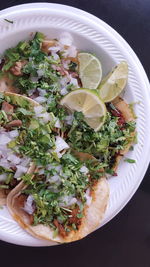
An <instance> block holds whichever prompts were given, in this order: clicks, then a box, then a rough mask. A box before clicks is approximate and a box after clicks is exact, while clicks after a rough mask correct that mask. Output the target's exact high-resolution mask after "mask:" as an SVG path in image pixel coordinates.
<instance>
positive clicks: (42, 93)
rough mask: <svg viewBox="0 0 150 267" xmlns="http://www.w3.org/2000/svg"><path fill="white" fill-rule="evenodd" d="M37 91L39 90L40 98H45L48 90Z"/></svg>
mask: <svg viewBox="0 0 150 267" xmlns="http://www.w3.org/2000/svg"><path fill="white" fill-rule="evenodd" d="M37 90H38V92H39V95H40V96H45V95H46V90H44V89H41V88H37Z"/></svg>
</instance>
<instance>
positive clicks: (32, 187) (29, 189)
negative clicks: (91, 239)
mask: <svg viewBox="0 0 150 267" xmlns="http://www.w3.org/2000/svg"><path fill="white" fill-rule="evenodd" d="M81 157H82V155H81ZM90 158H91V157H90ZM22 180H23V182H24V185H25V186H24V187H23V188H22V190H19V192H18V194H17V192H15V191H14V196H13V197H12V198H11V194H10V195H9V199H11V201H10V204H9V199H8V207H9V208H11V212H12V214H13V216H14V218H17V221H18V222H20V224H21V225H22V226H23V227H24V228H26V229H27V230H28V231H31V229H32V233H34V234H33V235H36V227H40V225H42V226H45V227H47V228H48V229H49V231H50V232H51V234H49V235H47V239H50V240H54V241H58V242H62V241H63V242H69V241H71V240H72V241H73V240H76V239H78V234H79V233H80V231H81V230H82V227H83V224H84V222H83V221H84V218H85V217H86V216H87V210H88V208H89V206H91V204H92V202H93V203H94V201H95V194H96V193H95V192H96V191H97V190H98V189H99V187H101V183H104V185H105V186H104V189H101V190H102V192H101V194H100V195H99V201H101V197H103V198H104V201H103V202H102V201H101V204H100V205H99V207H98V209H99V208H100V207H101V205H104V206H103V210H102V211H101V212H99V214H97V215H95V216H98V217H99V216H100V217H101V216H102V214H103V212H104V210H105V208H106V204H107V198H108V187H107V183H106V180H105V179H104V172H103V170H102V169H101V164H99V163H98V161H97V160H95V159H93V158H91V159H87V160H86V161H84V162H83V161H81V160H80V159H79V158H77V157H75V156H73V155H72V154H70V153H66V154H65V155H63V156H62V157H61V159H60V162H59V163H58V162H56V161H53V162H52V163H51V164H49V165H47V166H45V168H39V170H38V171H37V173H35V175H34V178H32V175H30V174H27V175H24V176H23V177H22ZM94 205H95V204H94ZM11 206H12V207H13V208H12V207H11ZM16 207H17V208H16ZM100 217H99V218H100ZM97 223H98V222H97V219H96V220H95V218H94V223H93V225H92V229H93V228H95V227H96V225H97ZM87 231H89V232H90V231H91V229H90V228H89V229H88V230H87ZM86 234H87V233H86ZM86 234H81V237H80V238H82V237H83V236H84V235H86ZM38 235H39V237H40V236H42V231H40V230H39V232H38ZM82 235H83V236H82ZM43 237H44V238H45V236H43Z"/></svg>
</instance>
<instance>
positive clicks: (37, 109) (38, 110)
mask: <svg viewBox="0 0 150 267" xmlns="http://www.w3.org/2000/svg"><path fill="white" fill-rule="evenodd" d="M43 111H44V109H43V107H42V106H37V107H34V112H35V114H36V115H38V114H41V113H42V112H43Z"/></svg>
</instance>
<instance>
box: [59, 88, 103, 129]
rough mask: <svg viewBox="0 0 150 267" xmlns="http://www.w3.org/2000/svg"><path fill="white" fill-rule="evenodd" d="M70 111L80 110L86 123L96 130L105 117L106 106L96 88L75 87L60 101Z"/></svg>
mask: <svg viewBox="0 0 150 267" xmlns="http://www.w3.org/2000/svg"><path fill="white" fill-rule="evenodd" d="M60 104H61V105H64V106H66V107H67V108H68V109H70V110H71V111H78V112H82V113H83V114H84V117H85V121H86V123H87V124H88V125H89V126H90V127H91V128H93V129H94V130H95V131H98V130H99V129H100V127H101V126H102V125H103V123H104V121H105V117H106V107H105V104H104V103H103V101H102V100H101V99H100V97H99V95H98V93H97V92H96V90H89V89H77V90H74V91H72V92H70V93H69V94H68V95H66V96H65V97H64V98H63V99H62V100H61V102H60Z"/></svg>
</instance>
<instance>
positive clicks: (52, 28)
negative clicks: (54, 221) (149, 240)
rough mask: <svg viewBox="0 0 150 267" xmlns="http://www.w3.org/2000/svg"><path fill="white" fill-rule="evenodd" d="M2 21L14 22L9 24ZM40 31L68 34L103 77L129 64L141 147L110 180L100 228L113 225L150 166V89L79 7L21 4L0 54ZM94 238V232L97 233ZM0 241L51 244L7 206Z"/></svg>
mask: <svg viewBox="0 0 150 267" xmlns="http://www.w3.org/2000/svg"><path fill="white" fill-rule="evenodd" d="M4 19H9V20H13V21H14V23H13V24H10V23H8V22H6V21H5V20H4ZM35 31H42V32H44V33H45V34H46V35H47V36H49V37H52V38H53V37H54V38H56V37H58V36H59V34H60V33H61V32H62V31H69V32H70V33H71V34H72V35H73V37H74V42H75V45H76V46H77V48H78V49H79V50H84V51H88V52H93V53H95V54H96V55H97V56H98V57H99V58H100V60H101V63H102V68H103V75H105V74H106V73H107V72H108V71H110V69H111V68H112V67H113V66H114V65H115V64H116V63H119V62H120V61H121V60H126V61H127V62H128V64H129V79H128V84H127V90H126V93H125V98H126V99H127V100H128V101H131V102H138V104H137V105H136V106H135V111H136V114H137V116H138V119H137V131H138V144H137V145H136V146H135V149H134V151H132V152H129V154H128V157H130V158H133V159H135V160H136V163H135V164H128V163H125V162H122V163H121V164H120V166H119V170H118V176H117V177H113V178H111V179H110V180H109V185H110V199H109V205H108V208H107V211H106V214H105V217H104V219H103V222H102V225H104V224H105V223H107V222H108V221H110V220H111V219H112V218H113V217H114V216H115V215H116V214H117V213H118V212H119V211H120V210H121V209H122V208H123V207H124V206H125V205H126V203H127V202H128V201H129V199H130V198H131V197H132V195H133V194H134V192H135V191H136V190H137V188H138V186H139V184H140V182H141V181H142V179H143V177H144V174H145V172H146V169H147V167H148V163H149V152H150V138H149V137H150V87H149V82H148V79H147V76H146V74H145V71H144V69H143V67H142V65H141V63H140V61H139V60H138V58H137V56H136V55H135V53H134V52H133V50H132V49H131V48H130V46H129V45H128V44H127V43H126V42H125V41H124V40H123V38H122V37H121V36H120V35H119V34H118V33H117V32H116V31H114V30H113V29H112V28H111V27H110V26H108V25H107V24H106V23H104V22H103V21H102V20H100V19H98V18H96V17H94V16H93V15H90V14H89V13H87V12H84V11H81V10H79V9H76V8H73V7H69V6H64V5H58V4H48V3H40V4H39V3H34V4H27V5H20V6H16V7H12V8H8V9H5V10H3V11H1V12H0V44H1V45H0V53H2V52H3V51H4V50H5V49H6V48H9V47H12V46H14V45H16V44H17V42H18V41H20V40H23V39H26V38H29V34H30V33H31V32H35ZM95 234H96V233H95ZM0 239H1V240H5V241H7V242H10V243H15V244H20V245H27V246H49V245H51V243H50V242H47V241H42V240H38V239H35V238H33V237H31V236H30V235H28V234H27V233H26V232H25V231H23V230H22V229H21V228H20V227H19V226H18V225H17V223H16V222H14V221H13V220H12V219H11V217H10V215H9V214H8V211H7V209H6V208H4V209H3V210H1V211H0Z"/></svg>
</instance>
